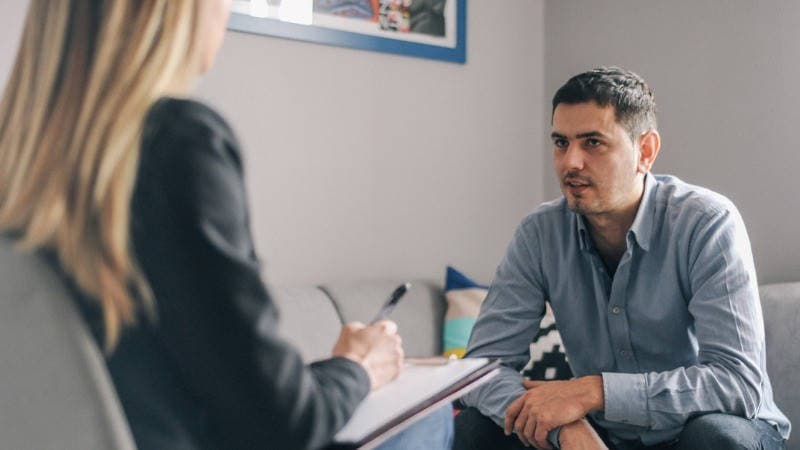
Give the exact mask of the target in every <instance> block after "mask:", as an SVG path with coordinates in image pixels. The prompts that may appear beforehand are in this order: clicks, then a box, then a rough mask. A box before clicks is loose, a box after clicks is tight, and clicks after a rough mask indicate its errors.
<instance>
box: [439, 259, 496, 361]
mask: <svg viewBox="0 0 800 450" xmlns="http://www.w3.org/2000/svg"><path fill="white" fill-rule="evenodd" d="M488 291H489V288H488V287H487V286H482V285H480V284H478V283H476V282H474V281H472V280H470V279H469V278H467V277H466V276H464V274H462V273H461V272H459V271H457V270H456V269H454V268H452V267H450V266H447V277H446V280H445V284H444V297H445V300H447V313H445V316H444V336H443V337H444V345H443V348H444V355H445V356H451V355H455V356H456V357H458V358H461V357H462V356H464V353H465V352H466V351H467V344H468V343H469V335H470V333H472V327H473V326H474V325H475V320H476V319H477V318H478V313H479V312H480V310H481V303H483V299H485V298H486V293H487V292H488Z"/></svg>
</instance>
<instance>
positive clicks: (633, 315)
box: [455, 68, 790, 449]
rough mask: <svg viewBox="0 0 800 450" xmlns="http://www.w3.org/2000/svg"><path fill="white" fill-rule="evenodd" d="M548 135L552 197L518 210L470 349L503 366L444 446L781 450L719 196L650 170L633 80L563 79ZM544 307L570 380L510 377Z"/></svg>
mask: <svg viewBox="0 0 800 450" xmlns="http://www.w3.org/2000/svg"><path fill="white" fill-rule="evenodd" d="M551 136H552V141H553V162H554V166H555V170H556V174H557V176H558V179H559V180H560V182H561V190H562V192H563V194H564V196H563V198H561V199H559V200H556V201H553V202H549V203H545V204H543V205H542V206H540V207H539V208H538V209H537V210H536V211H535V212H533V213H532V214H531V215H529V216H528V217H527V218H525V219H524V220H523V222H522V224H521V225H520V226H519V227H518V228H517V230H516V233H515V236H514V238H513V240H512V242H511V244H510V246H509V248H508V251H507V254H506V256H505V258H504V260H503V261H502V262H501V263H500V266H499V267H498V269H497V274H496V277H495V280H494V282H493V284H492V287H491V289H490V290H489V294H488V296H487V298H486V301H485V302H484V304H483V307H482V309H481V313H480V316H479V318H478V321H477V323H476V325H475V328H474V330H473V332H472V336H471V338H470V344H469V348H468V353H467V357H483V356H486V357H497V358H501V359H502V361H503V363H504V367H503V369H502V372H501V374H500V375H499V376H497V377H495V378H494V379H493V380H491V381H490V382H488V383H487V384H485V385H483V386H481V387H479V388H478V389H476V390H475V391H473V392H472V393H470V394H469V395H467V396H466V397H465V398H464V399H463V402H464V403H465V405H467V406H471V407H473V408H468V409H467V410H465V411H464V412H462V414H461V415H459V417H458V418H457V420H456V447H455V448H456V449H459V448H479V447H480V446H481V445H483V446H485V447H486V448H502V447H503V446H510V447H521V446H523V445H524V446H535V447H538V448H551V446H560V447H561V448H563V449H576V448H580V449H585V448H606V446H608V447H611V448H619V449H628V448H675V449H700V448H702V449H728V448H770V449H782V448H784V447H785V439H786V438H787V437H788V435H789V430H790V424H789V421H788V420H787V418H786V417H785V416H784V415H783V414H782V413H781V412H780V410H778V408H777V407H776V405H775V403H774V402H773V399H772V388H771V386H770V382H769V378H768V376H767V373H766V363H765V350H764V330H763V319H762V316H761V308H760V304H759V297H758V285H757V281H756V273H755V269H754V265H753V258H752V255H751V251H750V243H749V240H748V237H747V233H746V231H745V227H744V223H743V222H742V219H741V217H740V216H739V213H738V211H737V210H736V208H735V207H734V205H733V204H732V203H731V202H730V201H729V200H728V199H726V198H724V197H722V196H721V195H718V194H715V193H713V192H711V191H709V190H706V189H703V188H699V187H696V186H692V185H689V184H686V183H684V182H682V181H680V180H679V179H677V178H674V177H670V176H654V175H652V174H651V173H650V169H651V167H652V165H653V163H654V162H655V160H656V157H657V156H658V152H659V148H660V143H661V139H660V136H659V134H658V131H657V130H656V118H655V101H654V98H653V94H652V92H651V91H650V89H649V88H648V87H647V85H646V84H645V82H644V80H642V79H641V78H640V77H639V76H638V75H636V74H634V73H632V72H629V71H626V70H623V69H619V68H600V69H595V70H592V71H589V72H586V73H582V74H580V75H577V76H575V77H573V78H572V79H570V80H569V81H568V82H567V83H566V84H565V85H564V86H562V87H561V88H560V89H559V90H558V92H556V94H555V97H554V98H553V112H552V133H551ZM546 302H550V304H551V306H552V309H553V312H554V314H555V317H556V322H557V324H558V327H559V330H560V332H561V337H562V339H563V341H564V347H565V349H566V353H567V357H568V358H569V362H570V365H571V367H572V370H573V373H574V374H575V376H576V378H574V379H572V380H569V381H552V382H530V381H524V382H523V380H522V378H521V375H520V374H519V370H520V369H521V368H522V367H523V365H524V364H525V363H526V362H527V359H528V345H529V343H530V341H531V339H532V337H533V336H534V334H535V333H536V330H537V329H538V324H539V321H540V319H541V318H542V316H543V315H544V312H545V303H546ZM503 431H504V432H505V435H513V434H515V435H516V437H515V438H512V437H504V436H503V433H502V432H503Z"/></svg>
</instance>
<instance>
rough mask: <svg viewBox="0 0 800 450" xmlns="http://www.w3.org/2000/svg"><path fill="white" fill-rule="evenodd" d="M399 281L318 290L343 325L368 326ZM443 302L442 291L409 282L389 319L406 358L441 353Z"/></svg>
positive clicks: (415, 282) (422, 282)
mask: <svg viewBox="0 0 800 450" xmlns="http://www.w3.org/2000/svg"><path fill="white" fill-rule="evenodd" d="M400 284H402V281H399V280H395V281H375V282H365V283H358V284H327V285H324V286H322V289H323V290H324V291H325V292H326V293H327V294H328V295H329V296H330V298H331V299H332V300H333V302H334V303H335V304H336V306H337V309H338V310H339V313H340V315H341V317H342V320H343V321H345V322H352V321H359V322H363V323H369V322H370V321H371V320H372V319H373V318H374V317H375V315H376V314H377V313H378V311H379V310H380V309H381V307H382V306H383V304H384V303H385V302H386V300H387V299H388V298H389V295H390V294H391V293H392V292H393V291H394V290H395V289H396V288H397V286H399V285H400ZM444 312H445V301H444V295H443V293H442V289H441V288H439V287H437V286H436V285H434V284H432V283H429V282H425V281H419V280H417V281H414V280H412V281H411V289H410V290H409V291H408V293H407V294H406V295H405V296H404V297H403V298H402V300H401V301H400V303H399V304H398V305H397V307H396V308H395V309H394V311H392V313H391V314H390V315H389V317H388V318H389V319H391V320H393V321H395V322H396V323H397V327H398V329H399V332H400V336H402V338H403V348H404V349H405V352H406V356H432V355H439V354H441V353H442V323H443V321H444Z"/></svg>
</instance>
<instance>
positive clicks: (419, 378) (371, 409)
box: [334, 358, 499, 448]
mask: <svg viewBox="0 0 800 450" xmlns="http://www.w3.org/2000/svg"><path fill="white" fill-rule="evenodd" d="M498 365H499V362H498V361H496V360H489V359H486V358H466V359H460V360H454V361H450V362H448V363H447V364H440V365H430V364H424V365H423V364H419V365H417V364H407V365H406V367H405V368H404V369H403V371H402V372H401V373H400V376H399V377H397V379H396V380H394V381H392V382H391V383H389V384H387V385H385V386H383V387H382V388H380V389H378V390H376V391H374V392H371V393H370V394H369V395H368V396H367V398H366V399H365V400H364V401H363V402H362V403H361V404H360V405H359V406H358V408H356V410H355V412H354V413H353V416H352V417H351V418H350V421H349V422H347V424H346V425H345V426H344V428H342V429H341V430H340V431H339V432H338V433H337V434H336V436H335V437H334V442H336V443H338V444H350V445H352V446H353V447H359V448H372V447H374V446H377V445H378V444H380V443H381V442H383V441H385V440H386V439H388V438H389V437H390V436H391V435H393V434H395V433H397V432H399V431H400V430H402V429H404V428H406V427H407V426H408V425H410V424H411V423H413V422H415V421H417V420H419V419H420V418H422V417H424V416H425V415H427V414H428V413H431V412H433V411H434V410H436V408H438V407H439V406H440V405H443V404H445V403H446V402H449V401H453V400H455V399H456V398H459V397H461V396H462V395H464V394H466V393H467V392H469V391H470V390H472V389H474V388H475V387H477V386H478V385H479V384H481V383H483V382H484V381H486V380H488V379H489V378H490V377H491V376H494V375H495V374H496V368H497V366H498Z"/></svg>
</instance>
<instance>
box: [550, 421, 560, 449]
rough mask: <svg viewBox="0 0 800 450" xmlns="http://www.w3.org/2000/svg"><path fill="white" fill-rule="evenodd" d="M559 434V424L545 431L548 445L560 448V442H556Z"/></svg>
mask: <svg viewBox="0 0 800 450" xmlns="http://www.w3.org/2000/svg"><path fill="white" fill-rule="evenodd" d="M560 434H561V426H557V427H555V428H553V429H552V430H550V432H549V433H547V441H548V442H550V445H552V446H553V448H554V449H559V448H561V444H560V443H559V442H558V436H559V435H560Z"/></svg>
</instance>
